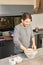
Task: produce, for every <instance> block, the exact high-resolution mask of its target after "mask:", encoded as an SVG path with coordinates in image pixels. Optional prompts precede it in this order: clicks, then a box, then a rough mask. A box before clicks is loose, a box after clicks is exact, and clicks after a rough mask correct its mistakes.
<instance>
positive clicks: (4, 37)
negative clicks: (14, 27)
mask: <svg viewBox="0 0 43 65" xmlns="http://www.w3.org/2000/svg"><path fill="white" fill-rule="evenodd" d="M3 40H13V37H12V36H0V41H3Z"/></svg>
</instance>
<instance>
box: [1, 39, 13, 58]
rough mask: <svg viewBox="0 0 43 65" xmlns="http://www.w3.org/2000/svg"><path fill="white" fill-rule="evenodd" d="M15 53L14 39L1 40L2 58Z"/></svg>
mask: <svg viewBox="0 0 43 65" xmlns="http://www.w3.org/2000/svg"><path fill="white" fill-rule="evenodd" d="M13 54H14V43H13V40H3V41H0V59H1V58H5V57H8V56H10V55H13Z"/></svg>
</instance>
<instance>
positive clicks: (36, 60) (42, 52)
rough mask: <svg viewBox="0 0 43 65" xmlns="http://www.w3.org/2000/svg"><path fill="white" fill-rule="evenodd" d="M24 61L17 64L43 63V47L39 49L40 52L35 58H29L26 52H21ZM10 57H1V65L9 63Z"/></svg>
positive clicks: (32, 64) (33, 64)
mask: <svg viewBox="0 0 43 65" xmlns="http://www.w3.org/2000/svg"><path fill="white" fill-rule="evenodd" d="M19 55H20V56H21V57H22V58H23V59H24V61H22V62H21V63H18V64H16V65H43V48H39V49H38V54H37V55H36V57H35V58H33V59H28V58H27V57H26V56H25V55H24V54H19ZM9 58H10V57H7V58H4V59H0V65H9Z"/></svg>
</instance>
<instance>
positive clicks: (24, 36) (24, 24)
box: [14, 12, 36, 54]
mask: <svg viewBox="0 0 43 65" xmlns="http://www.w3.org/2000/svg"><path fill="white" fill-rule="evenodd" d="M31 21H32V17H31V15H30V14H29V13H28V12H25V13H24V14H23V15H22V18H21V23H20V24H18V25H17V26H15V29H14V44H15V49H14V52H15V53H16V54H18V53H20V52H23V51H25V52H27V53H32V52H33V51H32V50H31V51H29V50H28V49H29V48H30V45H31V41H32V45H31V48H32V49H34V50H36V45H35V38H34V34H33V31H32V28H31V25H30V23H31Z"/></svg>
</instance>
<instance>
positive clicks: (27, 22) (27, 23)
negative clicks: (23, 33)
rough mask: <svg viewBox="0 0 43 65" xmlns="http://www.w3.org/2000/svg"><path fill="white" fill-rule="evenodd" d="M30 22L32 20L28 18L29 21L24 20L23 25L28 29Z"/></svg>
mask: <svg viewBox="0 0 43 65" xmlns="http://www.w3.org/2000/svg"><path fill="white" fill-rule="evenodd" d="M30 22H31V19H29V18H27V19H25V20H23V22H22V23H23V25H24V26H25V27H27V26H29V25H30Z"/></svg>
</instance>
